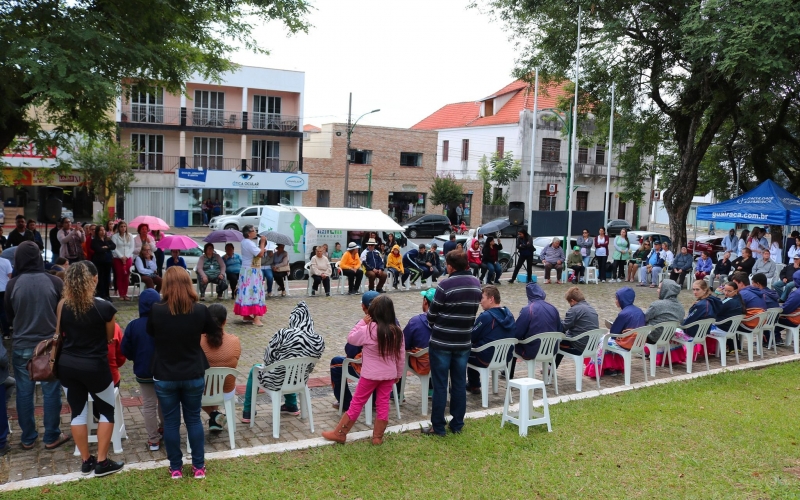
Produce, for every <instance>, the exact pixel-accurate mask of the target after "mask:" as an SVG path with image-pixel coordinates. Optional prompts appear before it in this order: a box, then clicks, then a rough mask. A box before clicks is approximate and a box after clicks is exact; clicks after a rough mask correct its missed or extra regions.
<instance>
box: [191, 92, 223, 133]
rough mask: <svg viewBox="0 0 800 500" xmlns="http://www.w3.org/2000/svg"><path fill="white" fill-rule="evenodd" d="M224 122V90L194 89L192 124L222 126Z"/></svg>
mask: <svg viewBox="0 0 800 500" xmlns="http://www.w3.org/2000/svg"><path fill="white" fill-rule="evenodd" d="M224 124H225V92H212V91H210V90H195V91H194V109H193V110H192V125H197V126H200V127H222V126H223V125H224Z"/></svg>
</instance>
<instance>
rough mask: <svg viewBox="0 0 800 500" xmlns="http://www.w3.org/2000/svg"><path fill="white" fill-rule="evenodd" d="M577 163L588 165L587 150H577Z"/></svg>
mask: <svg viewBox="0 0 800 500" xmlns="http://www.w3.org/2000/svg"><path fill="white" fill-rule="evenodd" d="M578 163H589V150H588V149H587V148H578Z"/></svg>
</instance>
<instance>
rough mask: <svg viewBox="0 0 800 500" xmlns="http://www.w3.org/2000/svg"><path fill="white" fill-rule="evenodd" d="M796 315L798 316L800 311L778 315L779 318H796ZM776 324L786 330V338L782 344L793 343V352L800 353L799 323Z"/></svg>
mask: <svg viewBox="0 0 800 500" xmlns="http://www.w3.org/2000/svg"><path fill="white" fill-rule="evenodd" d="M798 316H800V312H793V313H792V314H781V315H780V317H781V318H796V317H798ZM778 326H779V327H780V328H782V329H784V330H785V331H786V340H785V341H784V344H783V345H785V346H789V345H790V344H794V353H795V354H800V325H795V326H787V325H784V324H780V325H778Z"/></svg>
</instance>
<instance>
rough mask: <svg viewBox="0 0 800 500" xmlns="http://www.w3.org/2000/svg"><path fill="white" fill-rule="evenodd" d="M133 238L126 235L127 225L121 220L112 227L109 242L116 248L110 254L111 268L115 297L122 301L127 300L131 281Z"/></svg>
mask: <svg viewBox="0 0 800 500" xmlns="http://www.w3.org/2000/svg"><path fill="white" fill-rule="evenodd" d="M133 239H134V238H133V236H131V235H130V234H129V233H128V224H127V223H126V222H125V221H124V220H121V221H119V222H118V223H117V225H116V226H114V235H113V236H112V237H111V241H113V242H114V244H115V245H116V248H115V249H114V250H113V251H112V252H111V254H112V255H113V257H114V258H113V259H112V260H111V267H112V268H113V269H114V284H115V286H116V287H117V295H119V298H120V299H122V300H126V301H127V300H130V299H129V298H128V285H130V281H131V265H132V261H131V259H133V248H134V243H133Z"/></svg>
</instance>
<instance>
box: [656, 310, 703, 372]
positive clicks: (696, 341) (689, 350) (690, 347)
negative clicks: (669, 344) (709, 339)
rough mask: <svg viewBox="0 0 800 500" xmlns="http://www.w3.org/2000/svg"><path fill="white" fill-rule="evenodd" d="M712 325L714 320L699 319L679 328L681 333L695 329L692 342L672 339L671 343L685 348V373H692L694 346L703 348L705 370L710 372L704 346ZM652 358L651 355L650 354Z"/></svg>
mask: <svg viewBox="0 0 800 500" xmlns="http://www.w3.org/2000/svg"><path fill="white" fill-rule="evenodd" d="M713 324H714V319H713V318H710V319H701V320H699V321H695V322H694V323H689V324H688V325H684V326H682V327H681V328H682V329H683V331H686V330H687V329H688V328H692V327H695V326H696V327H697V333H695V335H694V338H693V339H692V340H681V339H677V338H673V339H672V341H673V342H675V343H676V344H681V345H683V346H684V347H685V348H686V373H692V362H693V361H694V346H696V345H702V346H703V354H705V355H706V370H711V366H710V365H709V364H708V346H707V345H706V336H707V335H708V330H709V329H710V328H711V325H713ZM651 357H652V354H651Z"/></svg>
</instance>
